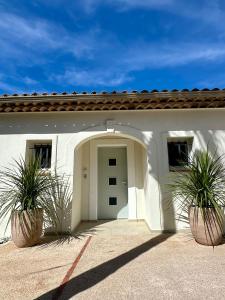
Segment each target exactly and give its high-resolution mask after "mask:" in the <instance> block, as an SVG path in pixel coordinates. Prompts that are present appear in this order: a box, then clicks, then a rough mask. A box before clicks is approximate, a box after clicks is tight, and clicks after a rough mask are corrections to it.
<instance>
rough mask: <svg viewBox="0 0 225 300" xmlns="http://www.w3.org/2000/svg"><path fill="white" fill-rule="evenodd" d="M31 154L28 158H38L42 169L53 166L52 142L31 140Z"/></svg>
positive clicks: (29, 145)
mask: <svg viewBox="0 0 225 300" xmlns="http://www.w3.org/2000/svg"><path fill="white" fill-rule="evenodd" d="M28 147H29V156H28V158H29V159H31V158H38V159H39V161H40V169H50V168H51V158H52V143H51V142H47V143H44V142H43V143H42V142H41V143H40V142H29V143H28Z"/></svg>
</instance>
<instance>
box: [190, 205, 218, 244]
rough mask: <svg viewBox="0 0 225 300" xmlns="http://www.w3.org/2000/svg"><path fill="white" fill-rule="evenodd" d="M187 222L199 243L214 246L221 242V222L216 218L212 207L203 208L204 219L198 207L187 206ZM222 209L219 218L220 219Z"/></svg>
mask: <svg viewBox="0 0 225 300" xmlns="http://www.w3.org/2000/svg"><path fill="white" fill-rule="evenodd" d="M188 213H189V222H190V227H191V232H192V234H193V236H194V238H195V240H196V242H198V243H199V244H202V245H206V246H216V245H219V244H220V243H221V242H222V238H223V224H222V221H219V220H218V215H217V214H216V211H215V209H214V208H204V215H205V216H206V218H205V221H204V220H203V216H202V212H201V210H200V208H199V207H197V206H192V207H189V211H188ZM222 219H223V218H222V211H221V217H220V220H222Z"/></svg>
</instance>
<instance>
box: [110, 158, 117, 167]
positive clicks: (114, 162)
mask: <svg viewBox="0 0 225 300" xmlns="http://www.w3.org/2000/svg"><path fill="white" fill-rule="evenodd" d="M109 166H116V159H115V158H110V159H109Z"/></svg>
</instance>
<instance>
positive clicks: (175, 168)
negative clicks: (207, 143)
mask: <svg viewBox="0 0 225 300" xmlns="http://www.w3.org/2000/svg"><path fill="white" fill-rule="evenodd" d="M182 142H186V143H187V151H188V154H187V155H188V161H187V163H186V164H185V165H183V166H171V165H170V157H169V147H168V144H169V143H182ZM166 146H167V158H168V167H169V172H177V171H178V172H188V170H187V168H186V167H187V166H188V165H189V157H190V155H191V153H192V148H193V137H190V136H187V137H185V136H182V137H167V141H166Z"/></svg>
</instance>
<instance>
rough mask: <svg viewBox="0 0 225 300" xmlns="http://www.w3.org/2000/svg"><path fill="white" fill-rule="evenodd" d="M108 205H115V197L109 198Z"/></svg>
mask: <svg viewBox="0 0 225 300" xmlns="http://www.w3.org/2000/svg"><path fill="white" fill-rule="evenodd" d="M109 205H117V197H109Z"/></svg>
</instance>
